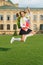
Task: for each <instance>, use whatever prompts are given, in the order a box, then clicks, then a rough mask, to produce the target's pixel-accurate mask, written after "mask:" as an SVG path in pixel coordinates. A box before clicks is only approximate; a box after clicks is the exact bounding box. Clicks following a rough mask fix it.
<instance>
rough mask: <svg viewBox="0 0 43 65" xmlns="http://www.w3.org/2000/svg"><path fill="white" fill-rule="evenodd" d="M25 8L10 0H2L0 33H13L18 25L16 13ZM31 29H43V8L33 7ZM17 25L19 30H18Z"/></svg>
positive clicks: (0, 5)
mask: <svg viewBox="0 0 43 65" xmlns="http://www.w3.org/2000/svg"><path fill="white" fill-rule="evenodd" d="M24 9H25V8H20V7H18V4H13V3H12V2H11V1H10V0H0V34H13V33H14V31H15V27H17V21H16V13H17V12H19V11H21V10H24ZM30 10H31V19H30V21H31V29H32V30H34V31H39V30H42V31H43V8H31V9H30ZM18 30H19V29H18V27H17V31H18Z"/></svg>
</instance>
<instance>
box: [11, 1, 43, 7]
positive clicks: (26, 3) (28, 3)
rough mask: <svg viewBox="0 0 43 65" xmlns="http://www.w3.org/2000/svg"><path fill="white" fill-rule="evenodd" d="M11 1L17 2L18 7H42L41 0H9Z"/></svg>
mask: <svg viewBox="0 0 43 65" xmlns="http://www.w3.org/2000/svg"><path fill="white" fill-rule="evenodd" d="M11 1H12V2H13V3H19V7H38V8H43V0H11Z"/></svg>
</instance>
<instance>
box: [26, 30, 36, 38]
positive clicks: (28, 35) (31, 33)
mask: <svg viewBox="0 0 43 65" xmlns="http://www.w3.org/2000/svg"><path fill="white" fill-rule="evenodd" d="M35 34H36V32H34V31H32V32H30V33H29V34H27V35H26V38H27V37H30V36H33V35H35Z"/></svg>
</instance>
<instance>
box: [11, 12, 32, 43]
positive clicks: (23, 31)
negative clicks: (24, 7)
mask: <svg viewBox="0 0 43 65" xmlns="http://www.w3.org/2000/svg"><path fill="white" fill-rule="evenodd" d="M20 15H21V18H20V26H21V29H20V33H19V35H21V38H14V37H12V39H11V41H10V42H11V44H12V43H13V42H14V41H15V40H16V41H24V42H25V40H26V38H27V34H29V33H31V32H32V30H31V29H29V26H27V25H26V23H27V21H28V19H27V18H26V17H25V12H24V11H21V12H20ZM29 36H30V35H29Z"/></svg>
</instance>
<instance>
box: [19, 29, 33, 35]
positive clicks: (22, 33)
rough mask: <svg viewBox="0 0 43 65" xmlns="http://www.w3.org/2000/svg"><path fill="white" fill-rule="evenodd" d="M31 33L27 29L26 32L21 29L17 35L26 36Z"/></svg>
mask: <svg viewBox="0 0 43 65" xmlns="http://www.w3.org/2000/svg"><path fill="white" fill-rule="evenodd" d="M31 31H32V30H31V29H28V30H27V31H24V30H23V29H21V30H20V33H19V35H26V34H29V33H30V32H31Z"/></svg>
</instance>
